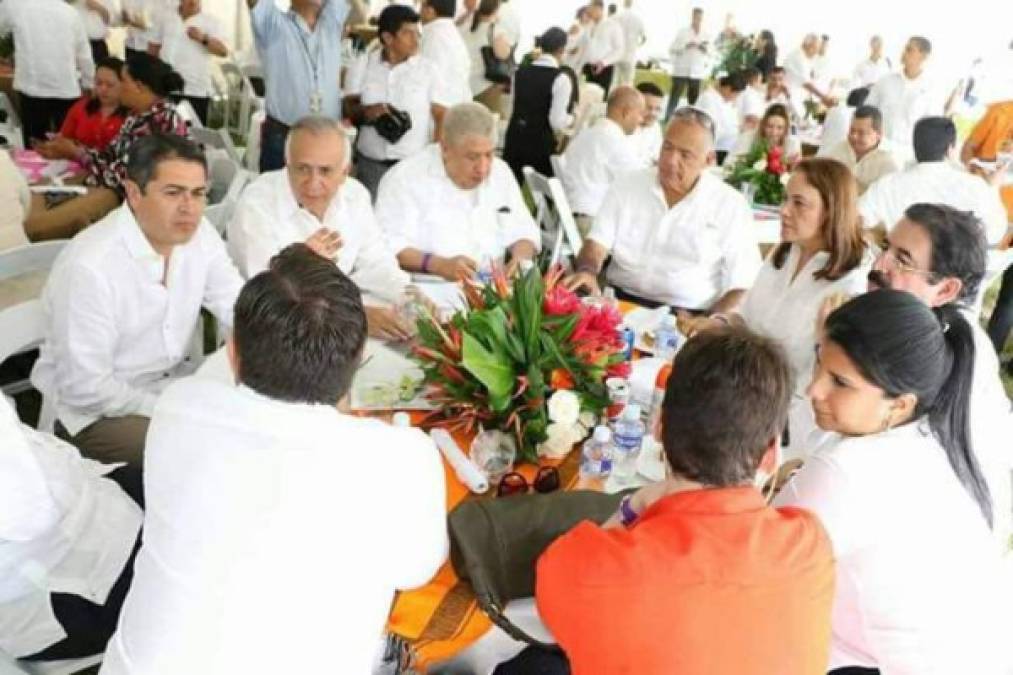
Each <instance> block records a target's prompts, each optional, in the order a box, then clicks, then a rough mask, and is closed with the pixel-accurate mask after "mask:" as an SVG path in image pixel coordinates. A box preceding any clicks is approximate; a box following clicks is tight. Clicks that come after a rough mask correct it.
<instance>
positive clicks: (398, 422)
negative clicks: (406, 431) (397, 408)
mask: <svg viewBox="0 0 1013 675" xmlns="http://www.w3.org/2000/svg"><path fill="white" fill-rule="evenodd" d="M390 423H391V424H393V425H394V426H396V427H410V426H411V425H412V418H411V415H409V414H408V413H406V412H396V413H394V416H393V417H391V418H390Z"/></svg>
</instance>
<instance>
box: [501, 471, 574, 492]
mask: <svg viewBox="0 0 1013 675" xmlns="http://www.w3.org/2000/svg"><path fill="white" fill-rule="evenodd" d="M531 488H534V490H535V492H537V493H539V494H546V493H548V492H554V491H555V490H558V489H559V470H558V469H556V467H554V466H543V467H542V468H540V469H539V470H538V473H537V474H535V480H534V481H532V483H531V485H528V480H527V479H526V478H525V477H524V476H522V475H521V474H519V473H517V472H516V471H511V472H510V473H508V474H506V475H505V476H503V478H501V479H500V481H499V485H498V486H497V487H496V496H497V497H509V496H510V495H523V494H527V493H528V491H529V490H530V489H531Z"/></svg>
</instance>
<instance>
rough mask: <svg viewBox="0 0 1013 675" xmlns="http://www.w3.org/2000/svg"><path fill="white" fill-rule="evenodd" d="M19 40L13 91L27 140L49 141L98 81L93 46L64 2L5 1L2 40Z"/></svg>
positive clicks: (28, 142) (0, 21)
mask: <svg viewBox="0 0 1013 675" xmlns="http://www.w3.org/2000/svg"><path fill="white" fill-rule="evenodd" d="M12 33H13V35H14V51H15V52H16V53H17V55H18V56H17V66H16V67H15V69H14V91H16V92H18V96H19V98H20V105H21V124H22V129H21V131H22V140H23V142H24V147H26V148H29V147H31V143H32V140H33V139H34V140H38V141H45V140H46V134H47V133H48V132H57V131H59V130H60V126H61V125H62V124H63V118H64V117H66V116H67V111H68V110H70V107H71V106H72V105H74V103H75V102H76V101H77V99H78V98H80V96H81V89H82V87H83V88H85V89H90V88H91V86H92V80H93V78H94V77H95V62H94V60H92V56H91V45H90V44H89V43H88V36H87V35H86V34H85V32H84V23H83V22H82V21H81V17H80V15H79V14H78V13H77V10H75V9H74V8H73V7H72V6H70V5H69V4H67V3H66V2H65V0H5V2H3V3H2V4H0V36H4V35H10V34H12Z"/></svg>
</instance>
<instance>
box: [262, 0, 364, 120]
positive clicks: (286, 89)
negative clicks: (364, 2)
mask: <svg viewBox="0 0 1013 675" xmlns="http://www.w3.org/2000/svg"><path fill="white" fill-rule="evenodd" d="M347 15H348V3H347V1H346V0H324V5H323V9H322V10H321V12H320V16H319V17H318V18H317V23H316V25H315V26H314V29H313V30H312V31H311V30H310V29H309V27H308V26H307V25H306V22H305V21H303V19H302V17H301V16H299V15H298V14H296V13H295V12H292V11H288V12H282V11H281V10H280V9H278V7H277V6H275V4H274V0H260V1H259V2H258V3H257V4H256V5H255V6H254V7H253V10H252V11H251V12H250V16H251V19H252V24H253V35H254V37H255V39H256V42H257V52H258V53H259V54H260V62H261V64H263V68H264V87H265V89H266V92H265V105H266V107H267V114H268V115H270V116H271V117H273V118H275V119H276V120H278V121H279V122H283V123H285V124H288V125H292V124H295V123H296V122H297V121H298V120H299V119H300V118H302V117H305V116H306V115H309V114H310V113H312V112H317V113H319V114H321V115H324V116H326V117H332V118H334V119H337V118H338V117H340V115H341V86H340V82H341V80H340V77H341V32H342V29H343V27H344V23H345V17H346V16H347ZM317 94H319V97H320V109H319V111H313V110H312V109H311V103H312V101H313V99H314V97H315V96H316V95H317Z"/></svg>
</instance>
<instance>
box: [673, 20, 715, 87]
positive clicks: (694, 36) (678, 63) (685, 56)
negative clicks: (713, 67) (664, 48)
mask: <svg viewBox="0 0 1013 675" xmlns="http://www.w3.org/2000/svg"><path fill="white" fill-rule="evenodd" d="M690 42H692V43H694V44H695V45H697V46H695V47H688V46H687V45H688V44H689V43H690ZM705 42H706V43H708V44H707V47H706V50H705V51H701V50H700V49H699V46H700V45H701V44H702V43H705ZM709 43H710V36H709V35H708V34H707V33H705V32H703V30H702V29H701V30H700V31H699V32H697V31H695V30H693V27H692V26H689V27H687V28H683V29H682V30H680V31H679V32H678V33H676V35H675V40H674V41H673V42H672V45H671V46H670V47H669V48H668V53H669V56H671V58H672V74H673V75H674V76H676V77H688V78H690V79H693V80H702V79H704V78H705V77H707V74H708V73H707V68H708V66H709V65H710V47H711V45H710V44H709Z"/></svg>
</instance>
